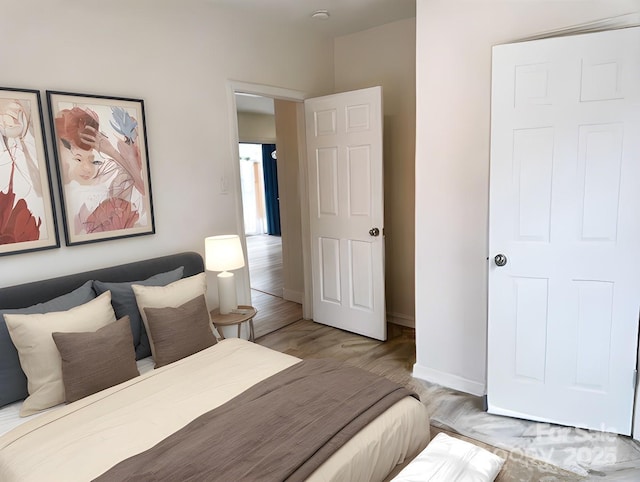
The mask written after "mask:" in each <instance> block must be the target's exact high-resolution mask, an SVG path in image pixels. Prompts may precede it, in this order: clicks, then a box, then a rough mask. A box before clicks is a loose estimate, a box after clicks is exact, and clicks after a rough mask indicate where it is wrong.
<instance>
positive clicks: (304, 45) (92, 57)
mask: <svg viewBox="0 0 640 482" xmlns="http://www.w3.org/2000/svg"><path fill="white" fill-rule="evenodd" d="M34 4H35V5H34ZM262 22H263V20H262V19H260V18H257V19H255V18H254V19H252V18H248V17H247V16H246V15H245V16H244V17H239V16H238V14H234V13H232V12H228V11H225V10H221V9H219V8H218V7H214V6H213V5H211V4H209V3H206V2H178V1H176V2H169V1H163V2H159V1H157V0H155V1H154V0H136V1H127V0H109V1H105V2H98V1H96V0H86V1H81V2H80V1H75V0H39V1H37V2H35V1H25V2H9V3H6V4H4V5H3V8H2V14H1V15H0V39H1V40H2V41H1V42H0V71H1V72H2V80H1V81H0V84H1V85H2V86H4V87H20V88H31V89H38V90H40V91H41V92H42V95H43V101H44V91H45V90H47V89H49V90H61V91H68V92H78V93H88V94H103V95H114V96H122V97H132V98H140V99H143V100H144V102H145V109H146V122H147V134H148V146H149V159H150V170H151V180H152V190H153V204H154V212H155V221H156V230H157V234H155V235H151V236H142V237H138V238H129V239H122V240H114V241H106V242H100V243H95V244H89V245H82V246H73V247H64V241H63V242H62V244H63V247H62V248H60V249H54V250H47V251H42V252H37V253H26V254H20V255H13V256H5V257H2V258H0V286H8V285H13V284H17V283H22V282H27V281H32V280H36V279H42V278H47V277H52V276H58V275H63V274H67V273H72V272H76V271H81V270H86V269H90V268H97V267H103V266H107V265H112V264H114V263H120V262H128V261H131V260H137V259H144V258H149V257H153V256H156V255H163V254H168V253H173V252H178V251H183V250H194V251H198V252H202V251H203V244H204V243H203V239H204V238H205V236H208V235H214V234H221V233H229V232H238V229H239V227H238V226H237V225H236V208H237V206H236V203H235V200H236V195H235V190H236V189H237V188H238V187H239V186H237V185H236V183H235V182H236V181H235V179H234V178H233V176H234V172H235V171H234V166H233V164H232V163H237V159H236V158H235V156H236V154H235V151H234V146H233V143H232V142H231V134H232V132H233V129H235V126H232V116H231V115H230V114H229V112H230V106H229V105H228V102H229V95H228V84H227V83H228V81H229V80H230V79H232V80H236V81H244V82H253V83H257V84H265V85H270V86H277V87H284V88H289V89H295V90H299V91H304V92H309V93H312V94H324V93H326V92H330V91H332V89H333V43H332V41H331V40H322V39H321V38H319V37H314V36H313V33H312V32H309V31H305V32H302V31H299V32H293V31H290V30H287V29H283V28H278V27H277V26H273V25H264V24H263V23H262ZM45 104H46V102H45ZM47 123H48V121H47ZM47 133H48V125H47ZM47 135H48V134H47ZM49 139H50V136H49V135H48V136H47V144H48V145H49V144H50V142H49ZM49 152H50V162H51V163H52V165H53V159H54V157H53V152H52V151H51V150H49ZM222 176H226V177H227V178H229V186H230V192H229V193H228V194H221V192H220V182H219V179H220V178H221V177H222ZM55 189H56V207H57V214H58V219H59V220H61V219H62V217H61V212H60V208H59V202H58V199H57V184H56V188H55ZM61 234H62V232H61ZM210 282H211V283H215V276H210ZM209 291H210V295H212V292H215V291H216V290H215V289H214V290H209Z"/></svg>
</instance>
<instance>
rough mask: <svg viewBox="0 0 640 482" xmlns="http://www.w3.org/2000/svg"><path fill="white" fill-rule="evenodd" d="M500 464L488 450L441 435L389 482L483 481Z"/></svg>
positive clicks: (497, 470) (498, 468) (494, 476)
mask: <svg viewBox="0 0 640 482" xmlns="http://www.w3.org/2000/svg"><path fill="white" fill-rule="evenodd" d="M503 464H504V459H503V458H501V457H498V456H497V455H495V454H492V453H491V452H489V451H488V450H485V449H483V448H481V447H478V446H477V445H473V444H472V443H469V442H465V441H464V440H460V439H457V438H454V437H450V436H449V435H447V434H445V433H442V432H441V433H439V434H438V435H436V436H435V437H434V438H433V440H432V441H431V442H429V445H427V447H426V448H425V449H424V450H423V451H422V452H420V454H418V456H417V457H416V458H415V459H413V460H412V461H411V462H410V463H409V464H408V465H407V466H406V467H405V468H404V469H402V471H401V472H400V473H399V474H398V475H397V476H396V477H394V478H393V479H392V482H424V481H430V482H440V481H441V482H486V481H492V480H495V478H496V477H497V476H498V473H499V472H500V469H501V468H502V465H503Z"/></svg>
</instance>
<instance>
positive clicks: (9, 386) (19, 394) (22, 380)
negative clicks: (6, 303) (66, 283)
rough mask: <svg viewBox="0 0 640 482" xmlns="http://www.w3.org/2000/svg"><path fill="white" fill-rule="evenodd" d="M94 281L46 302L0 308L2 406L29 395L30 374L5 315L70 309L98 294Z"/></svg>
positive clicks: (0, 404)
mask: <svg viewBox="0 0 640 482" xmlns="http://www.w3.org/2000/svg"><path fill="white" fill-rule="evenodd" d="M92 286H93V282H92V281H87V282H86V283H84V284H83V285H82V286H80V287H79V288H77V289H75V290H73V291H72V292H71V293H67V294H66V295H62V296H59V297H57V298H54V299H52V300H50V301H47V302H45V303H38V304H37V305H33V306H29V307H27V308H18V309H10V310H0V387H2V389H0V407H1V406H3V405H7V404H9V403H12V402H15V401H18V400H22V399H24V398H26V397H27V396H28V395H29V392H28V390H27V377H26V375H25V374H24V372H23V371H22V367H21V366H20V358H19V357H18V351H17V350H16V347H15V346H14V345H13V342H12V341H11V337H10V336H9V330H7V324H6V323H5V321H4V316H3V315H4V314H5V313H8V314H21V315H32V314H34V313H50V312H52V311H67V310H70V309H71V308H75V307H76V306H80V305H83V304H85V303H87V302H89V301H91V300H92V299H94V298H95V297H96V294H95V292H94V291H93V288H92Z"/></svg>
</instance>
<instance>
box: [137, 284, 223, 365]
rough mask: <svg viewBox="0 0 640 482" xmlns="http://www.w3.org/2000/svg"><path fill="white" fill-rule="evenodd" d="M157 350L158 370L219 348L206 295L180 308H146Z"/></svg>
mask: <svg viewBox="0 0 640 482" xmlns="http://www.w3.org/2000/svg"><path fill="white" fill-rule="evenodd" d="M144 312H145V314H146V315H147V325H148V326H149V334H150V335H151V339H152V340H153V346H154V347H155V350H154V356H153V359H154V361H155V362H156V365H155V367H156V368H160V367H161V366H164V365H168V364H169V363H173V362H175V361H178V360H180V359H182V358H185V357H188V356H189V355H193V354H194V353H197V352H199V351H202V350H204V349H205V348H209V347H210V346H213V345H215V344H216V337H215V336H213V331H211V321H210V319H209V310H208V309H207V302H206V300H205V298H204V295H200V296H198V297H196V298H194V299H192V300H191V301H187V302H186V303H185V304H183V305H181V306H178V307H177V308H171V307H167V308H144Z"/></svg>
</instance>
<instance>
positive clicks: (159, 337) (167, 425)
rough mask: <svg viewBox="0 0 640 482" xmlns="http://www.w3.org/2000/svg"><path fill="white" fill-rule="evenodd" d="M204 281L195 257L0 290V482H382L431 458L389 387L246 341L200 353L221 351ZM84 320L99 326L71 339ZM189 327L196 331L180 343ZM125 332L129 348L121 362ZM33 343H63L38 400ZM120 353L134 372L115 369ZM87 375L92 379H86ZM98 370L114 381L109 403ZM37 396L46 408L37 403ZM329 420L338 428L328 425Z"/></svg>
mask: <svg viewBox="0 0 640 482" xmlns="http://www.w3.org/2000/svg"><path fill="white" fill-rule="evenodd" d="M203 271H204V266H203V260H202V257H201V256H200V255H199V254H197V253H191V252H189V253H178V254H175V255H170V256H163V257H159V258H153V259H149V260H143V261H138V262H133V263H127V264H124V265H120V266H114V267H109V268H104V269H99V270H93V271H87V272H84V273H78V274H74V275H70V276H64V277H60V278H55V279H50V280H43V281H39V282H35V283H28V284H24V285H20V286H13V287H7V288H1V289H0V315H4V322H2V323H0V383H1V384H2V390H0V405H3V406H2V407H1V408H0V480H2V481H4V482H12V481H20V482H24V481H30V480H33V481H42V480H47V481H56V480H60V481H62V480H64V481H74V480H78V481H87V480H96V479H97V480H105V481H106V480H125V479H127V478H130V479H136V480H311V481H360V480H362V481H369V480H371V481H381V480H385V479H389V478H390V477H391V476H392V474H393V473H394V472H395V473H397V471H398V470H399V468H400V467H401V466H402V464H403V463H405V462H406V461H407V460H409V459H411V458H412V457H414V456H415V455H416V454H417V453H419V452H420V451H422V450H423V449H424V448H425V447H426V445H427V443H428V442H429V419H428V415H427V411H426V408H425V406H424V405H423V404H422V403H420V401H419V400H418V399H417V397H416V396H415V394H412V393H409V392H408V391H406V389H404V388H403V387H397V386H395V384H392V383H391V382H389V381H388V380H386V379H382V377H376V376H374V375H371V374H368V373H364V372H358V369H353V368H352V367H347V366H343V365H340V364H338V363H335V362H331V361H327V362H326V364H325V363H324V361H317V360H316V361H310V360H300V359H298V358H296V357H293V356H290V355H287V354H284V353H280V352H277V351H275V350H271V349H268V348H265V347H263V346H260V345H258V344H255V343H252V342H249V341H247V340H242V339H237V338H229V339H224V340H214V341H213V342H211V343H210V344H205V345H206V346H198V347H197V349H194V348H193V344H194V343H203V341H202V340H204V339H207V340H208V337H209V335H211V336H213V335H212V332H211V325H210V322H207V323H206V327H207V329H208V334H207V333H204V332H202V331H198V330H201V329H202V326H205V325H204V324H205V322H204V321H203V317H204V315H203V314H202V311H203V309H204V308H202V303H203V302H202V299H203V297H201V295H202V294H203V291H205V292H206V281H204V285H203V280H204V279H205V276H204V274H203ZM187 287H188V289H187ZM89 288H91V290H89ZM194 289H195V291H194ZM194 293H195V294H196V295H198V296H196V297H193V294H194ZM71 294H73V296H71V299H70V295H71ZM201 298H202V299H201ZM87 299H88V300H89V301H86V300H87ZM196 300H200V301H198V302H196ZM154 303H155V304H154ZM204 303H205V308H206V302H204ZM98 305H99V306H100V308H99V310H98V309H97V308H96V306H98ZM196 305H197V306H196ZM88 307H91V311H87V310H88V309H89V308H88ZM110 309H112V312H113V313H112V314H110V315H104V316H102V315H101V314H99V313H103V312H105V313H106V311H108V310H110ZM100 310H102V311H100ZM87 313H91V316H88V315H87ZM94 313H98V314H95V315H94ZM76 318H77V320H76ZM89 318H91V320H92V322H95V323H97V325H95V326H93V325H92V326H91V327H85V326H84V325H82V326H83V328H82V329H81V330H77V329H74V328H73V327H74V326H78V325H73V324H71V325H65V323H71V321H69V320H72V321H73V320H76V321H73V323H85V322H86V320H87V319H89ZM103 318H104V319H103ZM206 318H207V320H208V309H207V312H206ZM187 319H189V320H191V319H194V320H195V319H198V320H202V321H201V322H199V323H200V324H199V325H196V324H195V323H194V324H193V325H188V327H189V329H188V330H185V329H182V330H181V331H176V326H182V325H179V323H183V320H187ZM100 320H102V321H100ZM0 321H1V320H0ZM58 323H60V326H61V327H62V328H60V329H59V328H56V327H57V326H58V325H57V324H58ZM45 325H46V328H43V326H45ZM116 326H117V330H118V333H123V330H125V329H124V328H122V327H123V326H126V330H125V331H127V333H126V338H123V340H122V341H117V342H115V341H114V342H113V347H112V346H111V343H112V341H111V340H114V339H115V338H111V337H112V336H114V335H112V334H111V333H112V332H113V333H115V331H113V330H116ZM185 326H187V325H185ZM25 327H27V328H28V329H27V328H25ZM65 327H66V328H65ZM23 328H24V333H23V332H21V331H20V330H22V329H23ZM58 329H59V331H56V330H58ZM29 330H36V331H35V332H34V331H29ZM38 330H44V331H45V335H46V336H42V335H41V333H40V331H38ZM47 330H49V331H47ZM85 330H86V332H85ZM107 330H111V331H107ZM171 330H173V331H171ZM33 333H36V334H37V336H36V335H34V334H33ZM21 336H22V337H23V338H24V340H23V339H21V338H20V337H21ZM105 336H107V337H108V338H105ZM29 337H31V338H29ZM38 337H42V339H43V340H45V341H44V342H42V343H49V345H50V344H51V343H50V341H47V340H49V339H50V338H51V337H53V338H54V340H55V342H56V345H57V348H58V350H59V352H56V356H57V357H58V358H57V359H58V364H60V363H62V371H61V372H60V373H61V375H60V374H59V375H58V379H56V380H55V381H51V380H49V379H47V380H46V381H45V382H43V383H42V384H40V385H38V384H37V383H36V382H37V381H38V380H37V378H36V375H34V373H37V371H35V370H34V369H33V368H32V367H31V366H30V365H29V356H31V355H29V352H28V351H25V350H26V349H25V348H24V346H23V344H25V345H29V344H33V345H37V343H36V342H33V343H31V340H32V339H36V338H37V339H39V338H38ZM100 337H102V338H100ZM163 337H164V338H163ZM185 337H186V338H189V337H190V339H189V340H187V341H185V340H183V338H185ZM194 338H195V339H196V340H194ZM96 340H98V341H96ZM105 340H107V341H105ZM118 340H120V338H118ZM3 343H4V345H3ZM7 343H14V344H15V346H11V347H10V346H9V345H7ZM127 344H129V348H128V349H126V348H124V346H125V345H127ZM182 346H186V347H187V348H186V350H187V351H184V350H183V348H181V347H182ZM105 347H108V348H105ZM121 347H122V348H123V349H125V351H126V350H129V351H128V352H127V353H129V352H130V354H127V355H126V357H125V356H124V355H123V356H122V357H121V358H123V359H124V358H127V362H126V366H124V368H119V369H118V370H113V369H112V366H113V364H115V362H114V361H112V362H109V357H110V356H115V355H113V353H116V352H117V350H120V349H121ZM49 348H50V347H48V348H47V349H49ZM10 349H11V350H13V352H12V353H11V354H12V356H13V358H12V357H11V356H8V355H7V354H8V353H9V351H10ZM84 350H86V351H88V352H91V356H89V355H86V354H84V352H83V351H84ZM92 350H93V351H92ZM181 350H183V351H181ZM14 352H17V354H16V353H14ZM80 352H83V355H82V356H83V357H84V358H80V355H79V353H80ZM192 352H193V353H192ZM38 356H41V355H40V354H38ZM16 357H17V359H18V361H19V362H20V364H21V366H20V367H19V369H20V373H15V372H16V367H15V364H16ZM60 358H61V359H62V362H60V361H59V360H60ZM79 361H80V362H81V363H78V362H79ZM89 362H91V363H93V362H95V363H97V365H96V367H97V368H92V369H91V370H94V371H93V372H91V373H89V374H87V373H86V372H87V367H88V366H89V365H90V363H89ZM118 363H119V359H118ZM101 364H102V365H101ZM104 364H106V365H110V364H111V365H110V367H111V368H109V367H107V368H109V369H110V370H111V372H110V373H108V377H111V378H110V379H109V380H110V381H107V382H106V385H105V388H100V387H101V385H100V383H98V382H97V381H96V380H101V379H102V378H103V376H102V373H103V371H104V370H107V368H105V367H104V366H103V365H104ZM40 365H42V363H41V364H40ZM49 365H53V364H52V363H50V362H49ZM154 366H155V368H154ZM22 368H24V370H22ZM38 369H44V368H42V367H41V366H39V368H38ZM46 369H47V370H50V367H47V368H46ZM74 370H75V371H74ZM59 371H60V370H59ZM76 371H77V372H78V373H80V375H78V373H76ZM132 371H133V372H134V373H132ZM112 372H116V373H112ZM343 372H344V373H343ZM25 373H26V374H25ZM72 374H73V375H74V376H73V377H72ZM60 376H61V377H62V380H60V379H59V378H60ZM114 376H115V377H116V378H115V379H114V378H113V377H114ZM369 376H370V377H372V378H371V379H368V378H367V377H369ZM83 377H84V378H83ZM108 377H107V378H108ZM118 377H120V378H123V379H122V380H120V378H118ZM345 377H351V378H345ZM32 380H33V383H32ZM116 382H117V383H116ZM61 383H62V387H63V392H62V395H60V393H58V392H57V391H56V390H59V386H60V384H61ZM96 383H97V385H96ZM358 384H361V385H362V389H358V388H357V386H358ZM88 385H91V386H90V387H89V386H88ZM94 385H95V386H94ZM378 385H379V388H376V390H377V391H376V393H373V392H374V390H373V388H372V387H374V386H378ZM42 386H44V387H45V388H46V389H45V390H44V391H43V390H41V388H42ZM53 386H55V387H56V388H55V390H54V389H53V388H51V387H53ZM296 386H299V387H302V388H297V390H298V391H297V392H295V393H294V392H293V391H283V392H281V390H293V389H294V388H295V387H296ZM314 390H315V391H314ZM349 390H353V391H354V393H355V391H358V390H360V391H361V392H363V393H360V392H359V393H360V394H359V395H358V397H360V398H364V397H369V398H367V399H366V400H364V399H363V400H362V401H359V400H358V401H357V403H358V404H364V405H366V409H363V408H361V406H360V405H357V404H356V402H355V399H356V398H357V397H356V396H355V395H352V394H351V393H349ZM378 391H384V394H379V393H378ZM41 392H43V393H44V394H45V395H43V399H45V401H44V402H41V401H40V399H38V400H37V401H33V400H32V399H34V398H37V396H39V395H40V394H41ZM342 392H345V395H344V397H343V398H341V399H340V400H339V401H337V402H334V400H333V399H339V398H340V397H342V395H340V394H341V393H342ZM364 392H366V393H364ZM53 395H55V396H53ZM56 396H57V397H60V396H63V398H64V397H66V399H63V400H62V401H60V400H59V399H57V398H56ZM16 397H17V398H16ZM20 397H23V398H20ZM47 397H48V398H47ZM374 398H375V403H374V402H373V401H372V400H374ZM345 400H347V401H348V403H347V402H345ZM56 401H58V403H56ZM29 402H33V403H31V404H30V405H29ZM330 403H339V404H340V405H339V407H340V409H339V410H337V409H331V408H329V407H330V405H329V404H330ZM27 405H29V406H28V407H27ZM374 406H375V407H377V408H376V409H375V410H377V412H375V411H372V410H373V409H374ZM25 407H26V408H25ZM323 410H326V411H328V412H333V413H323ZM349 410H351V411H353V413H354V415H353V417H352V418H349V420H348V421H347V419H346V418H344V417H347V415H346V413H347V412H348V411H349ZM306 412H311V414H309V413H306ZM334 413H339V414H343V413H344V414H345V415H344V416H342V415H341V417H343V418H344V420H341V419H340V417H337V418H338V419H337V420H336V421H330V418H331V417H333V414H334ZM20 414H22V415H24V416H22V417H21V416H20ZM310 415H313V416H314V417H315V419H309V416H310ZM350 417H351V416H350ZM367 417H368V418H367ZM250 419H252V420H253V419H255V420H253V421H250ZM251 424H256V425H251ZM332 424H333V425H335V424H338V425H340V424H342V425H340V429H339V430H335V431H332V430H333V428H332ZM256 427H259V428H256ZM276 432H282V433H280V434H276ZM324 432H326V434H325V433H324ZM276 435H277V436H276ZM271 439H274V440H271ZM294 449H295V450H294ZM298 451H300V452H305V451H306V452H305V453H301V454H297V452H298ZM293 452H296V453H295V454H294V453H293ZM245 466H246V467H245ZM289 466H291V467H292V468H291V470H290V469H289ZM123 474H126V475H123ZM185 474H186V475H185Z"/></svg>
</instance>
